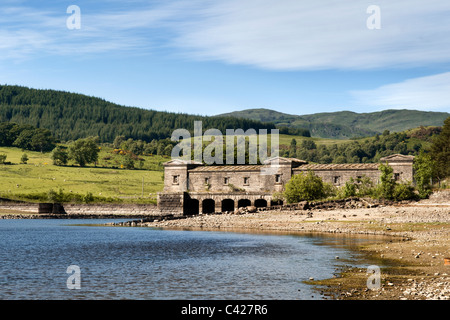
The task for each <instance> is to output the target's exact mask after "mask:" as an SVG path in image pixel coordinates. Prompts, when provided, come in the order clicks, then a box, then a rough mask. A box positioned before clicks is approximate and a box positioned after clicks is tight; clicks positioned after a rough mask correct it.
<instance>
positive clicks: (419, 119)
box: [218, 109, 450, 139]
mask: <svg viewBox="0 0 450 320" xmlns="http://www.w3.org/2000/svg"><path fill="white" fill-rule="evenodd" d="M218 116H221V117H223V116H226V117H236V118H245V119H251V120H257V121H267V122H272V123H273V124H275V125H277V126H286V127H293V128H303V129H308V130H309V131H310V133H311V136H312V137H319V138H329V139H350V138H355V137H369V136H374V135H375V134H381V133H383V132H384V131H385V130H389V131H391V132H401V131H405V130H408V129H411V128H417V127H420V126H442V125H443V123H444V120H445V119H446V118H448V117H449V116H450V113H447V112H426V111H417V110H385V111H380V112H372V113H356V112H351V111H339V112H329V113H316V114H310V115H292V114H286V113H282V112H278V111H274V110H269V109H248V110H242V111H236V112H230V113H224V114H220V115H218Z"/></svg>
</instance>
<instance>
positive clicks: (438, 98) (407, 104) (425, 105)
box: [351, 72, 450, 112]
mask: <svg viewBox="0 0 450 320" xmlns="http://www.w3.org/2000/svg"><path fill="white" fill-rule="evenodd" d="M351 94H352V96H353V98H354V99H355V104H357V105H358V106H361V107H362V106H370V107H378V108H380V109H405V108H407V109H417V110H434V111H436V110H441V111H446V112H450V72H446V73H441V74H437V75H431V76H426V77H420V78H414V79H408V80H405V81H403V82H400V83H393V84H388V85H384V86H381V87H379V88H376V89H373V90H361V91H353V92H351Z"/></svg>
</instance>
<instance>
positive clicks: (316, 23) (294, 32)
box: [176, 0, 450, 70]
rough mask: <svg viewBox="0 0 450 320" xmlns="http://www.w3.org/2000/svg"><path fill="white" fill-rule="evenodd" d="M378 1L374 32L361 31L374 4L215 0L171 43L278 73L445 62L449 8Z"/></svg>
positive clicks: (408, 0) (417, 1)
mask: <svg viewBox="0 0 450 320" xmlns="http://www.w3.org/2000/svg"><path fill="white" fill-rule="evenodd" d="M376 2H377V5H379V6H380V9H381V29H380V30H369V29H368V28H367V25H366V21H367V19H368V18H369V16H370V14H368V13H367V12H366V10H367V8H368V6H369V5H371V4H373V1H333V0H322V1H320V2H318V1H313V2H312V1H299V0H280V1H276V2H274V1H272V0H246V1H241V0H229V1H213V2H209V3H208V5H207V6H205V8H204V9H203V10H201V11H200V12H199V13H198V15H197V16H196V18H195V19H192V20H191V21H190V22H189V23H187V24H183V25H182V28H183V30H181V31H180V36H179V38H178V39H177V41H176V44H177V45H178V46H180V47H182V48H183V49H187V50H189V51H190V54H191V56H192V57H195V58H198V59H211V60H219V61H224V62H227V63H232V64H246V65H253V66H257V67H261V68H266V69H276V70H311V69H369V68H376V67H392V66H402V65H405V66H409V65H422V64H427V63H430V62H433V63H434V62H443V61H448V60H449V56H448V52H450V51H449V49H450V22H449V20H448V16H449V14H450V2H448V1H437V0H431V1H426V2H425V1H421V0H397V1H389V0H379V1H376Z"/></svg>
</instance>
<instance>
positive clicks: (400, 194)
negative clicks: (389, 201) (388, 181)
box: [392, 183, 417, 201]
mask: <svg viewBox="0 0 450 320" xmlns="http://www.w3.org/2000/svg"><path fill="white" fill-rule="evenodd" d="M416 197H417V195H416V194H415V192H414V187H413V186H412V185H411V183H399V184H396V185H395V187H394V192H393V194H392V198H393V200H395V201H402V200H413V199H416Z"/></svg>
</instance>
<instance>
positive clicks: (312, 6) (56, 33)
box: [0, 0, 450, 115]
mask: <svg viewBox="0 0 450 320" xmlns="http://www.w3.org/2000/svg"><path fill="white" fill-rule="evenodd" d="M0 84H10V85H21V86H27V87H31V88H37V89H55V90H63V91H68V92H76V93H82V94H86V95H89V96H95V97H99V98H103V99H105V100H108V101H111V102H114V103H118V104H121V105H124V106H133V107H139V108H145V109H152V110H158V111H170V112H181V113H189V114H198V115H217V114H221V113H226V112H232V111H238V110H244V109H252V108H267V109H273V110H277V111H279V112H284V113H288V114H298V115H303V114H312V113H318V112H334V111H342V110H350V111H354V112H358V113H364V112H375V111H381V110H386V109H414V110H424V111H444V112H450V1H446V0H439V1H438V0H427V1H425V0H420V1H419V0H396V1H392V0H339V1H338V0H319V1H305V0H277V1H274V0H147V1H144V0H129V1H122V0H120V1H119V0H109V1H107V0H96V1H92V0H84V1H83V0H67V1H62V0H40V1H31V0H28V1H25V0H1V2H0Z"/></svg>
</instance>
